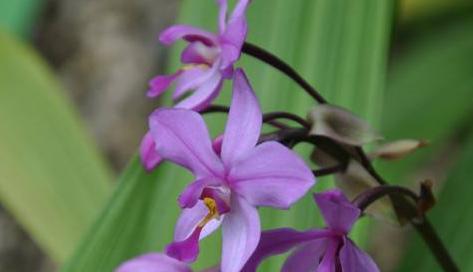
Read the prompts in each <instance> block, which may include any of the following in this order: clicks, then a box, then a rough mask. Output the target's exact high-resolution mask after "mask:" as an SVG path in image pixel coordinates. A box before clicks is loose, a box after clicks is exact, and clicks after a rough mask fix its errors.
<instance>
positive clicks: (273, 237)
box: [242, 228, 331, 272]
mask: <svg viewBox="0 0 473 272" xmlns="http://www.w3.org/2000/svg"><path fill="white" fill-rule="evenodd" d="M330 235H331V233H330V231H328V230H309V231H304V232H300V231H296V230H293V229H289V228H282V229H274V230H268V231H263V232H262V233H261V239H260V242H259V244H258V247H257V248H256V250H255V252H254V253H253V255H252V256H251V258H250V259H249V260H248V262H247V263H246V265H245V267H244V269H243V270H242V271H244V272H253V271H256V269H257V268H258V265H259V263H260V262H261V261H263V259H265V258H267V257H269V256H272V255H277V254H282V253H285V252H287V251H289V250H291V249H292V248H293V247H296V246H298V245H301V244H306V243H312V242H311V241H313V240H314V239H315V240H317V241H319V240H324V238H326V237H328V236H330ZM308 241H309V242H308ZM312 257H313V256H311V257H310V258H311V260H313V261H314V262H316V263H318V259H314V258H312ZM315 267H317V266H315ZM287 271H299V270H287ZM301 271H303V270H301Z"/></svg>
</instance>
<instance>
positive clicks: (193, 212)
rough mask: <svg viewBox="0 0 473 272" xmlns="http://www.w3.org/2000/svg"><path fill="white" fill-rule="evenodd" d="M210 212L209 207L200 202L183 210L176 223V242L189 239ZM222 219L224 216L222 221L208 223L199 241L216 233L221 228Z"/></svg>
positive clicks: (214, 220) (215, 220)
mask: <svg viewBox="0 0 473 272" xmlns="http://www.w3.org/2000/svg"><path fill="white" fill-rule="evenodd" d="M208 212H209V210H208V208H207V206H205V204H204V203H203V202H202V201H198V202H197V203H196V204H195V205H194V207H192V208H188V209H183V210H182V212H181V215H180V216H179V219H178V220H177V223H176V228H175V231H174V240H175V241H182V240H185V239H187V238H188V237H189V236H190V235H191V234H192V232H193V231H194V230H195V228H196V227H197V225H198V224H199V223H200V222H201V221H202V219H204V217H205V216H206V215H207V214H208ZM222 219H223V216H220V219H213V220H211V221H210V222H208V223H207V224H206V225H205V226H204V228H203V230H202V232H201V233H200V237H199V239H203V238H205V237H207V236H208V235H209V234H211V233H212V232H214V231H215V230H216V229H217V228H218V227H219V226H220V224H221V222H222Z"/></svg>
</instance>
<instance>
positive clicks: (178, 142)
mask: <svg viewBox="0 0 473 272" xmlns="http://www.w3.org/2000/svg"><path fill="white" fill-rule="evenodd" d="M149 126H150V131H151V135H152V136H153V139H154V140H155V144H156V150H157V152H158V154H159V155H160V156H161V157H162V158H164V159H167V160H170V161H172V162H174V163H176V164H179V165H181V166H183V167H185V168H187V169H189V170H191V171H192V172H193V174H194V175H195V176H196V177H197V178H200V177H204V176H206V177H210V176H219V175H220V174H221V173H222V172H223V166H222V164H221V162H220V159H219V158H218V157H217V155H216V154H215V152H214V151H213V150H212V144H211V142H210V136H209V132H208V130H207V127H206V126H205V123H204V120H203V119H202V117H201V116H200V115H199V114H198V113H196V112H194V111H190V110H184V109H158V110H156V111H154V112H153V113H152V114H151V116H150V118H149Z"/></svg>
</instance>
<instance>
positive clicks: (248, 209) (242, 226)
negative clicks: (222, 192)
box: [221, 196, 261, 272]
mask: <svg viewBox="0 0 473 272" xmlns="http://www.w3.org/2000/svg"><path fill="white" fill-rule="evenodd" d="M260 230H261V227H260V220H259V215H258V211H257V210H256V208H255V207H253V206H251V205H250V204H249V203H248V202H246V200H244V199H242V198H239V197H237V196H232V201H231V212H230V213H228V214H226V215H225V219H224V220H223V223H222V236H223V238H222V239H223V245H222V264H221V270H222V271H225V272H239V271H240V270H241V269H242V267H243V266H244V265H245V263H246V261H247V260H248V259H249V258H250V256H251V254H252V253H253V251H254V250H255V249H256V246H257V245H258V242H259V239H260Z"/></svg>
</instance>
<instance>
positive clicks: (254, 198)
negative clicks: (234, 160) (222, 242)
mask: <svg viewBox="0 0 473 272" xmlns="http://www.w3.org/2000/svg"><path fill="white" fill-rule="evenodd" d="M229 179H230V180H231V182H232V183H231V186H232V188H233V189H234V190H235V192H237V193H238V194H239V195H241V196H243V197H244V198H245V199H247V200H248V202H250V203H251V204H252V205H255V206H270V207H275V208H281V209H287V208H289V207H290V206H291V205H292V204H293V203H294V202H296V201H297V200H298V199H299V198H301V197H302V196H304V195H305V194H306V193H307V191H308V190H309V189H310V188H311V187H312V186H313V185H314V183H315V178H314V176H313V174H312V171H311V170H310V169H309V168H308V167H307V165H306V164H305V162H304V161H303V160H302V159H301V158H300V157H299V156H298V155H297V154H296V153H295V152H293V151H292V150H290V149H288V148H287V147H285V146H283V145H282V144H280V143H278V142H274V141H270V142H265V143H262V144H260V145H258V146H257V147H256V148H255V149H254V150H253V151H252V152H251V153H250V154H249V156H248V157H247V158H246V159H245V160H243V161H241V162H240V163H238V164H236V165H235V166H234V167H233V168H232V169H231V171H230V173H229Z"/></svg>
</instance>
